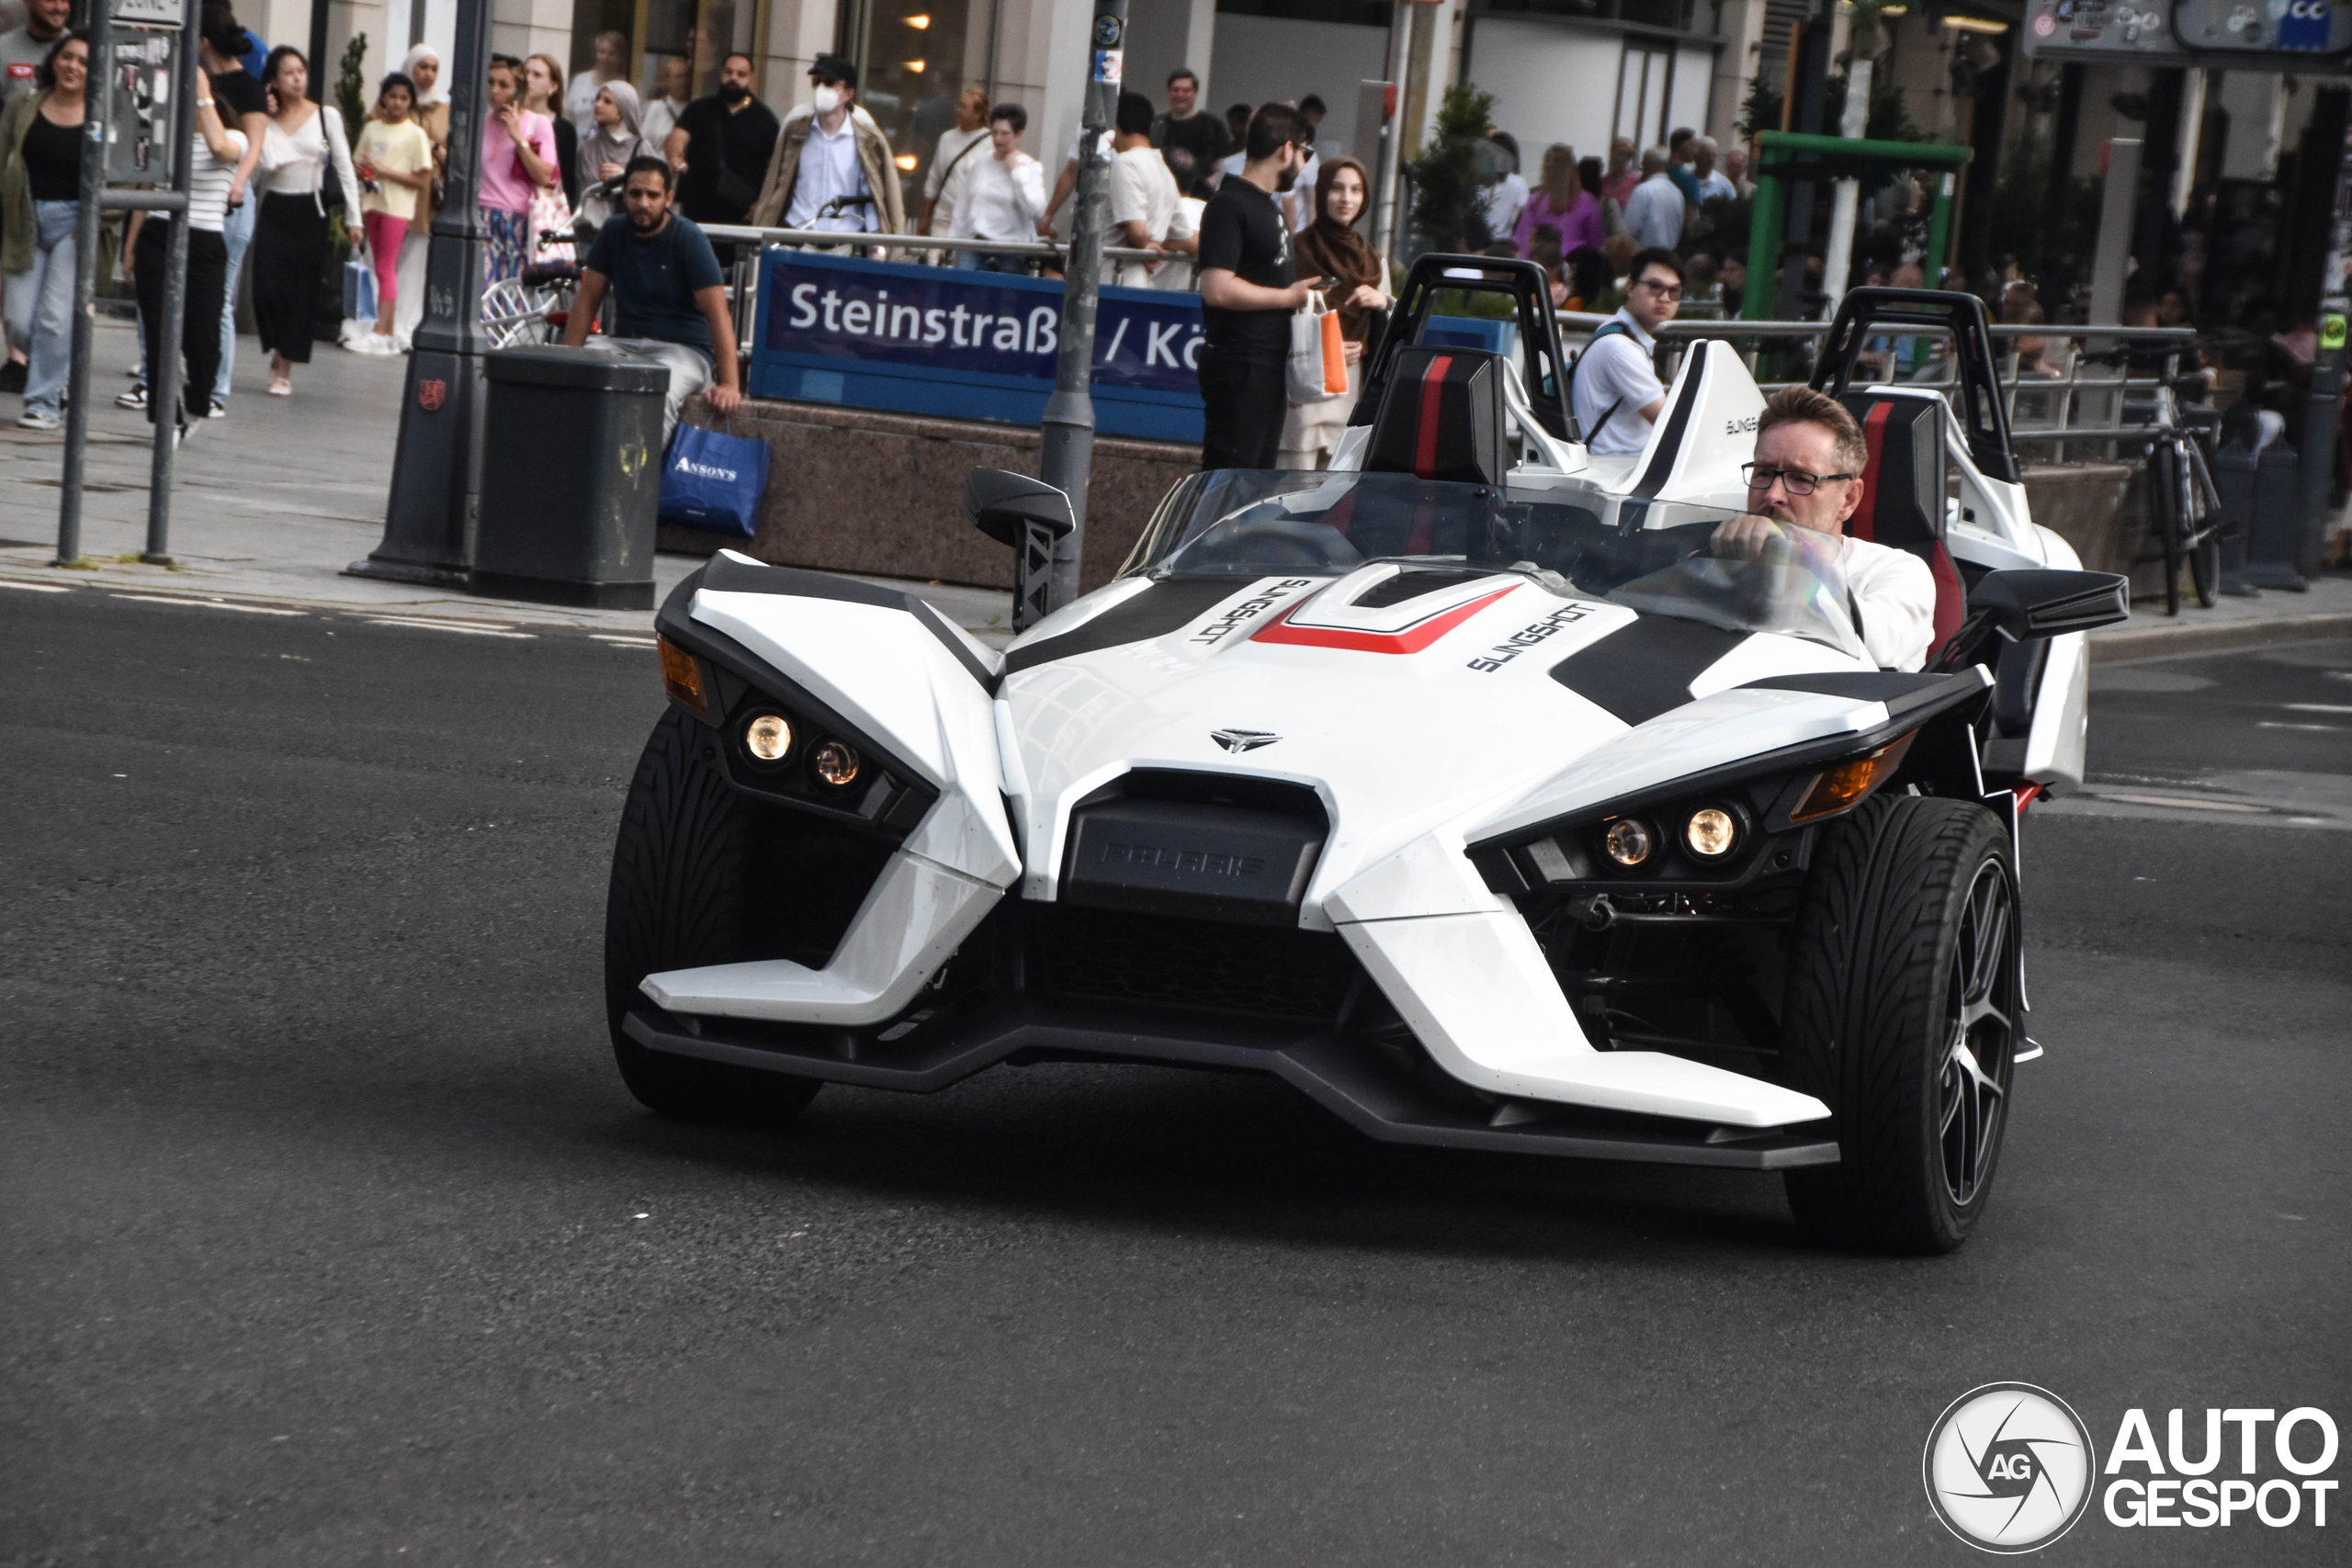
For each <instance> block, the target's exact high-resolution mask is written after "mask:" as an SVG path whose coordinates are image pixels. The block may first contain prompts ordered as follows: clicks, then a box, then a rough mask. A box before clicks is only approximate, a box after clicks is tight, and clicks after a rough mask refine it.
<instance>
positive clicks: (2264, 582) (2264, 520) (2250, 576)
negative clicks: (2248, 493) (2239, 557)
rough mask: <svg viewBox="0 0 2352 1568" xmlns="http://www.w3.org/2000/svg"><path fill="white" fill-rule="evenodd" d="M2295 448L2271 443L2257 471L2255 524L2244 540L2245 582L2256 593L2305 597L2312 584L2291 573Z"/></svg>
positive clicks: (2298, 540) (2298, 524) (2297, 519)
mask: <svg viewBox="0 0 2352 1568" xmlns="http://www.w3.org/2000/svg"><path fill="white" fill-rule="evenodd" d="M2298 472H2299V470H2298V468H2297V458H2296V453H2295V448H2293V447H2292V446H2288V445H2287V443H2286V442H2284V441H2273V442H2272V443H2271V444H2270V445H2269V446H2267V447H2266V448H2264V449H2263V453H2262V458H2261V461H2260V462H2259V463H2257V464H2256V467H2255V475H2254V523H2253V525H2252V528H2251V529H2250V531H2249V532H2248V535H2247V537H2246V567H2245V580H2246V581H2248V582H2250V583H2252V584H2253V585H2254V586H2255V587H2256V588H2283V589H2285V590H2287V591H2288V592H2290V593H2301V592H2306V591H2307V590H2308V589H2309V588H2310V587H2311V584H2309V583H2307V582H2305V581H2303V574H2302V573H2301V572H2300V571H2297V570H2295V558H2296V557H2297V555H2298V554H2299V553H2300V552H2301V548H2302V536H2303V519H2302V493H2303V492H2302V480H2301V479H2300V478H2299V477H2298Z"/></svg>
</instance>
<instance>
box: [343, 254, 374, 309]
mask: <svg viewBox="0 0 2352 1568" xmlns="http://www.w3.org/2000/svg"><path fill="white" fill-rule="evenodd" d="M343 314H344V319H345V321H366V322H368V323H369V324H371V325H372V324H373V323H374V321H375V320H376V275H375V273H374V272H373V271H372V270H370V269H369V267H368V264H367V263H366V262H364V261H361V260H360V259H359V258H358V257H357V256H354V257H352V258H351V259H350V260H349V261H347V262H345V263H344V264H343Z"/></svg>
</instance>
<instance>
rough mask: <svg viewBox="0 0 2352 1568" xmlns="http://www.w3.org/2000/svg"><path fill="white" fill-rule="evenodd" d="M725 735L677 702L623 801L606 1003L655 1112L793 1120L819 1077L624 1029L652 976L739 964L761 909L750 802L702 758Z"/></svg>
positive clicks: (623, 1062) (636, 1089)
mask: <svg viewBox="0 0 2352 1568" xmlns="http://www.w3.org/2000/svg"><path fill="white" fill-rule="evenodd" d="M715 744H716V742H715V741H714V740H713V739H711V738H710V733H709V732H708V731H707V730H706V729H704V728H702V727H701V726H700V725H698V724H695V722H694V721H693V720H691V719H689V718H687V717H686V716H685V715H684V714H682V713H680V712H679V711H678V710H677V709H675V708H672V709H670V710H669V711H668V712H667V713H664V714H663V715H662V719H661V722H659V723H658V724H656V725H655V726H654V727H653V735H652V738H651V739H649V740H647V742H646V743H645V753H644V755H643V756H641V757H639V759H638V763H637V775H636V777H635V778H633V779H632V780H631V781H630V782H629V789H628V803H627V804H626V805H625V806H623V807H622V808H621V829H620V836H619V838H618V839H617V840H616V841H615V843H614V845H613V879H612V884H611V887H610V889H609V891H608V892H607V894H606V896H605V1016H606V1020H607V1021H608V1022H609V1023H610V1025H611V1028H612V1034H613V1055H614V1057H615V1059H616V1061H617V1062H618V1064H619V1066H620V1071H621V1081H622V1082H624V1083H626V1084H627V1085H628V1090H629V1092H630V1093H631V1094H633V1095H635V1096H637V1098H638V1100H639V1102H641V1103H642V1104H644V1105H645V1106H646V1107H647V1108H648V1109H649V1110H651V1111H659V1112H660V1113H662V1115H664V1116H676V1117H681V1118H684V1119H686V1120H689V1121H695V1122H735V1123H738V1124H754V1125H757V1124H773V1123H775V1122H788V1121H790V1120H791V1119H792V1118H793V1117H795V1116H797V1115H798V1114H799V1113H800V1112H801V1111H802V1110H803V1109H805V1108H806V1107H807V1105H808V1104H809V1100H813V1099H815V1098H816V1094H817V1090H818V1089H819V1088H820V1085H819V1084H818V1082H817V1081H816V1080H815V1079H813V1078H802V1077H791V1076H789V1075H787V1074H784V1073H771V1072H763V1071H761V1070H759V1069H757V1068H752V1067H738V1066H729V1064H726V1063H723V1062H705V1061H700V1060H697V1059H696V1058H695V1057H692V1056H679V1055H672V1054H671V1053H669V1052H667V1051H650V1050H648V1049H647V1048H646V1047H644V1046H643V1045H640V1044H639V1043H637V1042H636V1041H634V1040H632V1039H630V1038H629V1037H628V1032H627V1031H626V1030H625V1029H624V1028H623V1027H622V1025H623V1022H624V1021H625V1020H626V1019H627V1018H628V1013H629V1010H630V1009H632V1008H635V1007H642V1006H646V1005H648V1004H647V1003H646V1000H645V997H644V993H643V992H642V991H640V990H639V988H638V987H639V983H640V982H641V981H643V980H644V978H645V977H646V976H648V975H658V974H661V973H662V971H664V970H669V969H691V968H694V967H696V966H698V965H701V964H731V963H734V962H737V961H738V960H739V959H740V958H741V957H742V956H743V954H742V953H741V951H740V949H741V944H742V940H743V932H744V931H745V930H746V929H747V927H748V926H749V924H750V920H751V917H752V910H751V909H750V908H748V907H747V906H748V904H749V901H750V896H751V877H750V875H749V866H750V863H751V856H750V850H749V846H748V844H747V843H746V838H747V834H746V824H745V818H744V811H743V807H742V802H741V797H740V796H739V795H736V794H735V792H734V791H733V790H732V789H730V788H729V787H728V785H727V784H726V782H725V781H724V780H722V779H721V778H720V777H719V776H718V771H717V770H716V769H715V768H713V767H710V766H708V765H707V761H708V758H707V756H701V757H698V756H697V753H698V752H706V751H707V749H708V748H710V747H712V746H714V745H715Z"/></svg>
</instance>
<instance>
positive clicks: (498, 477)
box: [467, 344, 670, 610]
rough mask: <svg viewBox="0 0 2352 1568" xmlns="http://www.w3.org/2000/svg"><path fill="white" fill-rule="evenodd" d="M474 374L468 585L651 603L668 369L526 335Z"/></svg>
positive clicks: (578, 599)
mask: <svg viewBox="0 0 2352 1568" xmlns="http://www.w3.org/2000/svg"><path fill="white" fill-rule="evenodd" d="M484 374H485V377H486V378H487V379H488V381H489V383H490V386H489V398H490V406H489V409H488V410H487V412H486V413H485V415H484V420H483V423H484V431H483V442H482V459H481V466H482V473H481V525H480V527H479V529H478V531H477V533H476V536H475V540H474V567H473V572H472V574H471V576H470V578H469V580H468V583H467V587H468V589H469V592H475V593H480V594H483V595H486V596H488V597H491V598H495V599H527V600H530V601H532V602H534V603H536V604H570V605H575V606H580V607H583V608H590V609H599V610H650V609H651V608H652V607H653V526H654V519H655V515H656V514H657V513H659V511H660V510H661V501H662V400H663V399H664V398H665V397H666V396H667V395H668V393H669V389H670V372H669V371H668V370H667V369H666V368H665V367H662V365H660V364H658V363H656V362H655V361H653V360H650V359H643V358H639V356H637V355H628V354H608V353H605V352H603V351H601V350H594V349H586V348H564V347H562V346H560V345H558V344H529V345H527V346H525V347H521V348H502V349H499V350H496V351H495V352H493V353H492V354H491V355H489V356H488V359H487V360H486V362H485V367H484Z"/></svg>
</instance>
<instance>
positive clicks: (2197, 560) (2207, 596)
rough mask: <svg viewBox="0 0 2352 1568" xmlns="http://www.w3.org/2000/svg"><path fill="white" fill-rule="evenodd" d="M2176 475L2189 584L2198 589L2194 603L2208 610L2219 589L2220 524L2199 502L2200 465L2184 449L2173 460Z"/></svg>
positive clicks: (2200, 501)
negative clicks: (2177, 477)
mask: <svg viewBox="0 0 2352 1568" xmlns="http://www.w3.org/2000/svg"><path fill="white" fill-rule="evenodd" d="M2173 468H2174V470H2175V471H2176V473H2177V475H2178V476H2179V483H2178V484H2177V486H2176V487H2175V488H2176V489H2177V491H2179V492H2180V500H2179V502H2178V503H2177V504H2178V505H2179V507H2180V515H2181V522H2182V528H2181V537H2182V540H2183V541H2184V547H2185V553H2186V554H2187V555H2188V581H2189V584H2190V585H2191V586H2192V587H2194V588H2195V589H2196V590H2197V603H2198V605H2199V607H2200V608H2202V609H2207V610H2210V609H2211V608H2212V607H2213V605H2214V603H2215V601H2216V600H2217V598H2218V596H2219V595H2220V593H2221V591H2222V540H2221V526H2220V525H2219V524H2218V523H2217V522H2216V521H2215V519H2214V518H2213V516H2212V514H2211V513H2209V512H2207V511H2206V510H2205V508H2204V506H2203V505H2202V504H2201V503H2202V502H2203V501H2204V499H2205V498H2204V495H2203V493H2202V490H2203V487H2202V485H2201V484H2200V483H2199V478H2198V475H2199V466H2198V464H2197V463H2196V461H2195V460H2194V459H2193V458H2192V457H2191V456H2190V454H2189V453H2188V450H2187V449H2186V448H2183V449H2182V450H2181V451H2180V452H2179V453H2178V455H2177V457H2176V458H2175V459H2174V462H2173Z"/></svg>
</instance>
